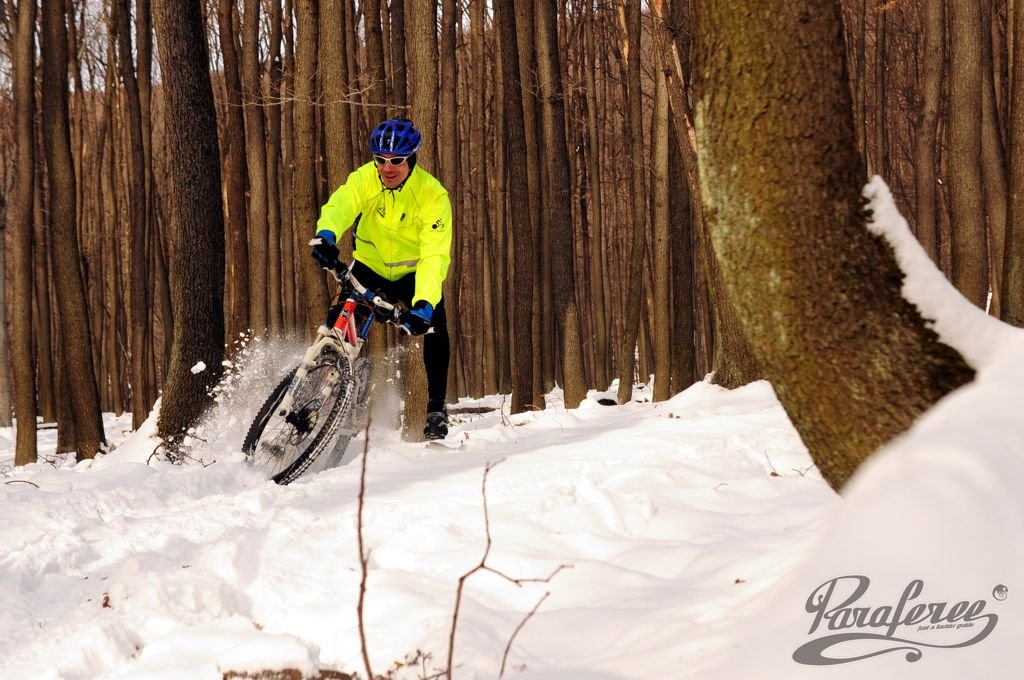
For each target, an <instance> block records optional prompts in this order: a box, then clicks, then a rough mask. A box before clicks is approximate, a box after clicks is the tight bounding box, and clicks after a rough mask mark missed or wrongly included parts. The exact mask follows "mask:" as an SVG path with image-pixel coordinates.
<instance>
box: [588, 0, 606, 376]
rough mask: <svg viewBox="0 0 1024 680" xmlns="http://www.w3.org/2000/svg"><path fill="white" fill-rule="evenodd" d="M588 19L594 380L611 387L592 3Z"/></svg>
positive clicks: (602, 192)
mask: <svg viewBox="0 0 1024 680" xmlns="http://www.w3.org/2000/svg"><path fill="white" fill-rule="evenodd" d="M586 13H587V15H586V18H585V19H584V22H585V23H584V27H583V30H584V40H585V43H586V48H585V49H586V54H587V56H586V61H587V63H586V65H585V67H584V68H585V69H586V105H587V116H586V121H587V144H588V145H589V148H588V149H587V162H588V166H587V177H588V180H589V188H590V196H589V200H590V204H591V211H592V214H593V219H592V220H591V248H590V279H591V285H592V294H591V304H592V306H593V309H594V382H595V386H596V387H597V388H598V389H602V390H603V389H607V388H608V385H609V384H610V383H611V368H610V367H609V365H608V364H609V342H608V319H607V304H606V302H605V296H604V281H605V279H606V278H607V277H608V272H607V271H605V267H604V263H603V254H604V245H603V238H602V234H603V233H604V228H605V227H604V187H603V186H602V181H601V180H602V174H601V140H600V137H599V136H598V132H597V121H598V119H599V115H600V114H599V111H598V104H597V74H596V70H597V68H596V64H597V47H596V44H595V40H594V8H593V7H592V6H591V5H590V4H589V3H588V4H587V9H586Z"/></svg>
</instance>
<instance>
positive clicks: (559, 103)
mask: <svg viewBox="0 0 1024 680" xmlns="http://www.w3.org/2000/svg"><path fill="white" fill-rule="evenodd" d="M534 9H535V19H536V26H537V64H538V69H537V72H538V84H539V86H540V97H541V103H542V110H543V118H542V123H541V129H542V133H543V134H542V137H541V139H542V140H543V148H544V150H545V151H546V153H545V154H544V156H545V160H546V162H547V165H548V177H549V179H550V183H549V186H550V192H549V193H548V195H547V198H548V200H550V203H549V206H548V209H547V210H545V211H544V213H545V215H546V216H547V218H548V219H547V220H546V221H545V222H546V223H545V224H544V226H543V228H544V229H546V230H548V231H549V232H550V233H551V256H552V283H553V286H554V291H553V298H554V305H553V306H552V307H550V308H548V309H549V313H550V314H551V315H552V316H554V321H555V323H556V325H557V330H558V339H559V347H560V349H561V354H560V358H561V367H562V381H563V382H562V390H563V393H564V402H565V407H566V408H576V407H577V406H579V405H580V402H582V401H583V400H584V399H586V398H587V383H586V378H585V376H584V374H583V348H582V347H581V345H580V321H579V310H578V308H577V306H576V273H575V267H574V263H573V220H572V213H571V211H570V207H571V205H572V181H571V179H570V177H569V152H568V150H567V148H566V135H565V104H564V94H563V92H562V75H561V65H560V61H559V53H558V22H557V16H556V14H555V5H554V1H553V0H537V2H536V3H535V4H534Z"/></svg>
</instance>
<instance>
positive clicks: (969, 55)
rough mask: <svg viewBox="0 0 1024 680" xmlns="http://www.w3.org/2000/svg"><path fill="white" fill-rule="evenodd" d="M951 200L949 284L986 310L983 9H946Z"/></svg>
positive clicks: (961, 5)
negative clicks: (947, 12) (951, 231)
mask: <svg viewBox="0 0 1024 680" xmlns="http://www.w3.org/2000/svg"><path fill="white" fill-rule="evenodd" d="M949 25H950V26H952V27H955V28H953V29H952V30H950V31H949V35H950V42H951V48H950V59H949V156H950V158H951V159H952V160H951V162H950V163H949V196H950V207H951V210H952V222H953V224H952V228H953V234H952V247H953V279H952V280H953V284H954V285H955V286H956V287H957V288H958V289H960V292H961V293H963V294H964V297H966V298H967V299H968V300H970V301H971V302H973V303H974V304H975V305H977V306H978V307H981V308H982V309H985V304H986V300H987V298H988V254H987V253H988V250H987V248H986V238H985V209H984V189H983V187H982V179H981V143H982V138H981V117H982V89H981V83H982V73H981V8H980V7H979V6H978V4H977V3H974V2H954V3H950V5H949Z"/></svg>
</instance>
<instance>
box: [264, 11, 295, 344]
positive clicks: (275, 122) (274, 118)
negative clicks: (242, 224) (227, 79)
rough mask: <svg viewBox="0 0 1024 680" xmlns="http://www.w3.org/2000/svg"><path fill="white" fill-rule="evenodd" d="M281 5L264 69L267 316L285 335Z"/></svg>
mask: <svg viewBox="0 0 1024 680" xmlns="http://www.w3.org/2000/svg"><path fill="white" fill-rule="evenodd" d="M282 28H283V27H282V26H281V2H280V0H274V1H273V2H271V3H270V58H269V60H268V67H267V74H266V80H267V95H268V102H267V105H266V106H265V107H264V109H265V110H266V121H267V314H268V316H269V323H270V332H271V334H273V335H274V336H275V337H278V336H281V335H286V334H287V333H289V332H290V331H291V330H292V328H291V327H290V326H289V325H288V324H287V323H286V320H287V312H286V311H285V300H286V297H285V272H286V270H287V267H286V264H285V260H284V256H283V250H284V240H285V235H287V237H289V240H290V237H291V231H290V230H288V231H285V230H284V229H283V228H282V226H281V187H280V182H281V34H282Z"/></svg>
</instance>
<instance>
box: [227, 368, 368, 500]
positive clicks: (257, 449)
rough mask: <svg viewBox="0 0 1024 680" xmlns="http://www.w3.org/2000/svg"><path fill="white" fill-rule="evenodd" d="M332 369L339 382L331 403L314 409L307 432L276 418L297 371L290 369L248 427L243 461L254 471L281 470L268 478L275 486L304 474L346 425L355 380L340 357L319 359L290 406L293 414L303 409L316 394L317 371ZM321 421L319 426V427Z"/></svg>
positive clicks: (333, 391) (352, 402) (332, 393)
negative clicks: (289, 448)
mask: <svg viewBox="0 0 1024 680" xmlns="http://www.w3.org/2000/svg"><path fill="white" fill-rule="evenodd" d="M331 368H334V369H336V370H337V371H338V372H339V374H340V375H339V377H338V381H337V382H336V383H335V384H334V386H333V388H332V389H331V396H330V399H332V401H331V403H330V404H322V405H320V406H319V407H318V408H317V409H316V411H315V412H314V413H315V415H316V420H315V422H314V424H313V426H312V427H311V428H310V431H309V432H305V433H304V432H301V431H300V430H299V429H298V428H297V427H295V426H294V425H292V424H291V423H288V422H286V421H285V420H284V419H282V418H281V417H280V416H278V415H277V409H278V406H279V405H280V403H281V400H282V399H284V396H285V393H286V392H287V391H288V386H289V385H290V384H291V381H292V378H293V376H294V375H295V370H296V369H292V371H291V372H290V373H289V374H288V375H287V376H286V377H285V378H284V380H282V381H281V382H280V384H278V386H277V387H275V388H274V390H273V392H271V393H270V396H269V397H268V398H267V400H266V401H265V402H264V403H263V406H261V407H260V410H259V411H258V412H257V414H256V418H255V419H254V420H253V423H252V425H251V426H250V427H249V432H248V433H247V434H246V436H245V441H244V442H243V443H242V450H243V451H244V452H245V457H246V460H247V461H248V462H249V464H250V465H251V466H252V467H253V468H256V469H264V468H267V467H268V466H271V467H272V469H273V466H275V465H276V466H280V467H281V468H282V469H280V470H279V471H276V472H274V474H272V475H270V477H269V478H270V479H271V480H273V481H274V482H276V483H277V484H281V485H284V484H288V483H289V482H292V481H295V479H297V478H298V477H299V475H301V474H302V473H303V472H305V471H306V469H308V468H309V466H310V465H312V464H313V462H314V461H315V460H316V459H317V458H318V457H319V456H320V454H321V453H323V452H324V451H325V450H327V447H328V445H329V444H331V443H332V441H333V440H334V438H335V435H336V434H337V432H338V429H339V427H340V425H341V424H342V423H343V422H345V420H346V419H347V418H348V416H349V411H351V410H352V406H353V404H354V402H355V399H354V397H355V396H356V395H355V380H354V378H353V375H352V370H351V366H350V363H349V360H348V358H346V357H343V356H340V355H331V356H329V357H321V358H319V359H318V360H317V364H316V365H315V366H314V367H313V368H311V369H310V372H309V374H308V375H307V376H306V377H305V378H304V379H303V381H302V383H300V384H299V385H297V386H296V389H295V394H296V397H297V398H296V401H295V404H294V405H293V411H294V410H296V409H298V408H302V406H303V403H302V402H303V401H304V400H305V403H307V404H308V403H311V402H312V400H313V399H312V398H314V397H315V395H316V394H318V390H317V389H316V387H315V386H316V384H317V381H318V380H319V379H320V378H321V375H320V372H321V371H323V370H329V369H331ZM307 399H308V400H307ZM325 408H326V409H327V411H326V413H324V412H323V411H324V409H325ZM275 419H276V422H275V425H274V432H273V433H272V434H273V437H272V438H271V437H265V436H264V435H265V433H266V430H267V426H268V425H269V424H270V423H271V422H272V421H274V420H275ZM321 419H322V421H323V424H322V425H320V421H321ZM291 443H293V444H294V451H293V452H291V453H289V454H285V453H284V448H285V447H287V446H288V445H289V444H291ZM346 443H347V438H346ZM275 449H277V450H275ZM275 461H276V462H275Z"/></svg>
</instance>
